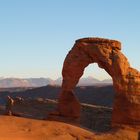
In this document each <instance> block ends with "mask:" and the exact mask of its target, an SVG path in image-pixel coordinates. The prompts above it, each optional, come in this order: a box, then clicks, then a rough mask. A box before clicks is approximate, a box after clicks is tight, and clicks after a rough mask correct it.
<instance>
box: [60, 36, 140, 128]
mask: <svg viewBox="0 0 140 140" xmlns="http://www.w3.org/2000/svg"><path fill="white" fill-rule="evenodd" d="M120 50H121V43H120V42H119V41H115V40H108V39H102V38H83V39H79V40H77V41H76V42H75V44H74V46H73V48H72V49H71V51H70V52H69V53H68V55H67V56H66V59H65V61H64V65H63V70H62V75H63V83H62V91H61V94H60V98H59V105H58V111H59V113H60V114H61V115H63V116H69V117H79V115H80V104H79V102H78V100H77V99H76V98H75V96H74V94H73V89H74V88H75V86H76V85H77V83H78V81H79V79H80V77H81V76H82V75H83V72H84V69H85V67H87V66H88V65H89V64H91V63H97V64H98V65H99V67H101V68H103V69H105V70H106V72H107V73H108V74H109V75H110V76H111V77H112V79H113V86H114V88H115V91H116V96H115V101H114V106H113V118H112V122H113V124H122V123H123V124H128V123H129V124H134V123H136V125H140V73H139V72H138V71H137V70H135V69H133V68H131V67H130V65H129V62H128V61H127V58H126V57H125V56H124V55H123V54H122V53H121V51H120ZM135 99H136V100H135Z"/></svg>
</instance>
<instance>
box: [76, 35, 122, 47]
mask: <svg viewBox="0 0 140 140" xmlns="http://www.w3.org/2000/svg"><path fill="white" fill-rule="evenodd" d="M75 42H76V43H88V44H106V45H108V46H110V47H112V49H118V50H121V42H119V41H117V40H111V39H105V38H98V37H96V38H95V37H87V38H81V39H78V40H76V41H75Z"/></svg>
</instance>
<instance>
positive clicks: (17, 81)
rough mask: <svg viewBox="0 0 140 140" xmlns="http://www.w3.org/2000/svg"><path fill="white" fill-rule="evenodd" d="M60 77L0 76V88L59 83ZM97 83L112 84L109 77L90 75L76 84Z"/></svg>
mask: <svg viewBox="0 0 140 140" xmlns="http://www.w3.org/2000/svg"><path fill="white" fill-rule="evenodd" d="M61 84H62V78H61V77H59V78H57V79H56V80H53V79H51V78H43V77H41V78H0V88H13V87H42V86H46V85H59V86H60V85H61ZM97 84H112V80H111V79H105V80H102V81H100V80H98V79H96V78H93V77H91V76H89V77H84V78H81V79H80V81H79V83H78V84H77V85H78V86H91V85H97Z"/></svg>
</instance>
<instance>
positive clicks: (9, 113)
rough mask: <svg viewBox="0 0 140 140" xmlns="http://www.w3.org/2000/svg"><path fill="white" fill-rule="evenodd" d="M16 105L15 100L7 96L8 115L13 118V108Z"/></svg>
mask: <svg viewBox="0 0 140 140" xmlns="http://www.w3.org/2000/svg"><path fill="white" fill-rule="evenodd" d="M13 105H14V100H13V99H12V98H11V97H10V96H7V102H6V113H5V114H6V115H9V116H11V115H12V106H13Z"/></svg>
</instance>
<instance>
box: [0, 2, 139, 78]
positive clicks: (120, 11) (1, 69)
mask: <svg viewBox="0 0 140 140" xmlns="http://www.w3.org/2000/svg"><path fill="white" fill-rule="evenodd" d="M83 37H104V38H110V39H117V40H120V41H121V42H122V47H123V50H122V51H123V53H124V54H125V55H126V56H127V57H128V59H129V61H130V63H131V65H132V66H133V67H135V68H137V69H138V70H140V0H0V77H50V78H53V79H56V78H58V77H60V76H61V70H62V65H63V60H64V58H65V56H66V54H67V53H68V51H69V50H70V49H71V47H72V46H73V44H74V41H75V40H76V39H78V38H83ZM84 76H85V77H86V76H93V77H95V78H99V79H106V78H108V75H107V74H106V72H104V71H103V70H101V69H99V68H98V67H97V66H96V65H95V64H92V65H91V66H89V67H88V68H87V69H86V71H85V74H84Z"/></svg>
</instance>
